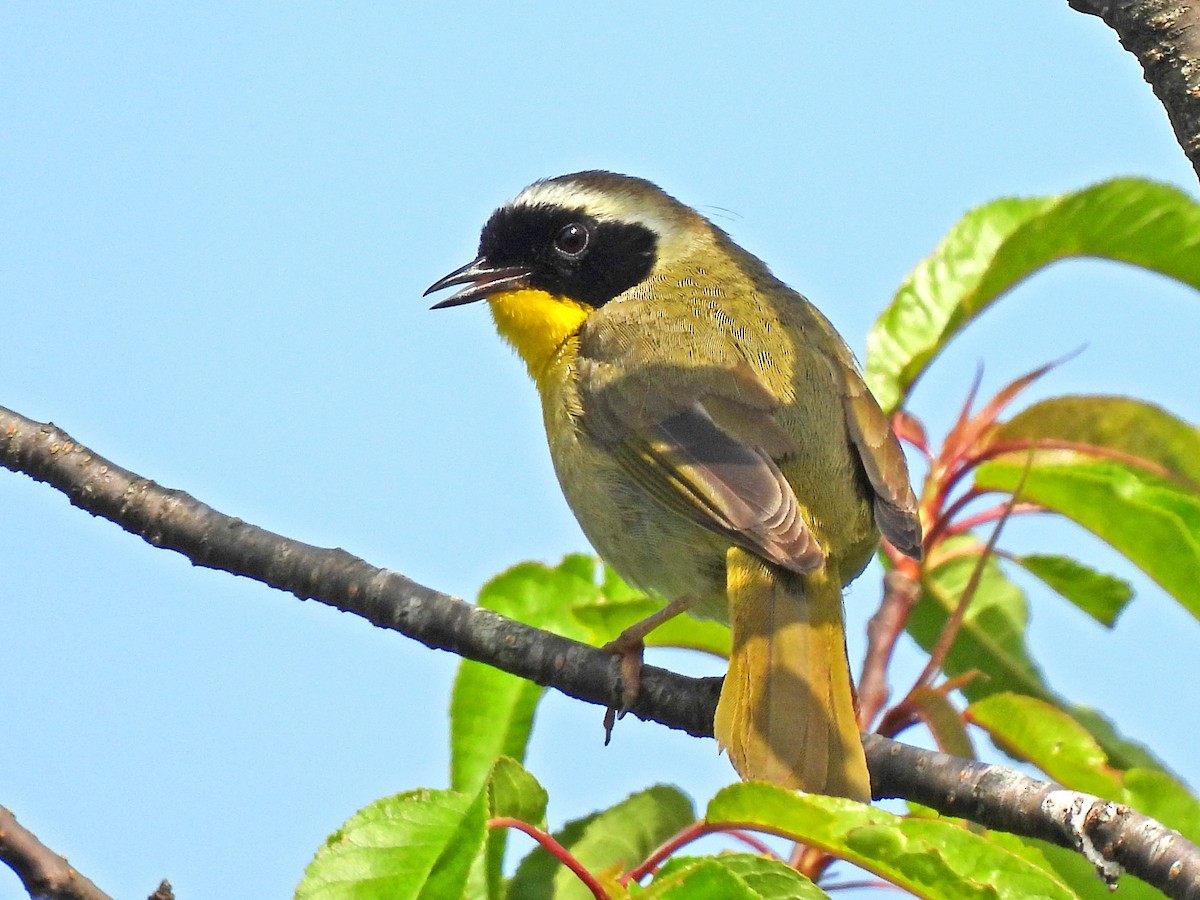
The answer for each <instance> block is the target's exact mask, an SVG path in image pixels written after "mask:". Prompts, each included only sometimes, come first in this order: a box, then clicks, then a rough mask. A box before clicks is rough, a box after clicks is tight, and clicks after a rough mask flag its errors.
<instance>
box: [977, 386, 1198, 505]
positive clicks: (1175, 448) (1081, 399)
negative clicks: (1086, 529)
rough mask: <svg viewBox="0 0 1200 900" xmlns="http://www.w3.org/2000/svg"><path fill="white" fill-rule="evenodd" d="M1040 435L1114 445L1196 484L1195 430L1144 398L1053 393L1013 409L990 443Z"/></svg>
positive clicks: (1196, 442) (1196, 453)
mask: <svg viewBox="0 0 1200 900" xmlns="http://www.w3.org/2000/svg"><path fill="white" fill-rule="evenodd" d="M1044 439H1051V440H1061V441H1072V442H1075V443H1080V444H1091V445H1093V446H1096V447H1106V448H1108V449H1110V450H1117V451H1119V452H1121V453H1126V454H1128V455H1129V456H1133V457H1137V458H1138V459H1144V460H1146V461H1147V462H1149V463H1152V464H1153V465H1156V466H1160V467H1162V468H1163V469H1165V470H1166V471H1168V472H1170V473H1172V474H1174V475H1177V476H1179V477H1180V478H1183V479H1186V480H1187V481H1189V482H1191V483H1192V485H1193V486H1195V485H1200V429H1198V428H1196V427H1195V426H1194V425H1192V424H1190V423H1189V422H1185V421H1184V420H1183V419H1180V418H1179V417H1178V416H1175V415H1173V414H1171V413H1170V412H1168V411H1167V410H1165V409H1163V408H1162V407H1161V406H1156V405H1155V404H1153V403H1147V402H1145V401H1144V400H1135V399H1133V398H1132V397H1112V396H1104V395H1082V396H1071V397H1053V398H1051V399H1049V400H1042V401H1041V402H1039V403H1035V404H1033V406H1030V407H1029V408H1028V409H1025V410H1022V411H1021V412H1019V413H1017V415H1015V416H1013V417H1012V418H1011V419H1009V420H1008V421H1007V422H1004V423H1002V424H1001V425H999V426H998V427H997V428H996V429H995V431H994V432H993V433H992V435H991V436H990V440H991V441H992V442H993V443H1000V442H1005V441H1016V440H1044Z"/></svg>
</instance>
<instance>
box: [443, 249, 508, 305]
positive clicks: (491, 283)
mask: <svg viewBox="0 0 1200 900" xmlns="http://www.w3.org/2000/svg"><path fill="white" fill-rule="evenodd" d="M456 284H465V285H466V287H465V288H463V289H462V290H461V291H457V292H456V293H454V294H451V295H450V296H449V297H447V298H446V299H445V300H442V301H441V302H439V303H435V304H433V306H431V307H430V309H445V308H446V307H448V306H461V305H462V304H464V303H474V302H475V301H476V300H483V299H484V298H485V297H490V296H491V295H492V294H498V293H500V292H501V291H512V290H517V289H519V288H523V287H528V286H529V269H528V268H527V267H525V266H493V265H491V264H490V263H488V261H487V259H486V258H484V257H482V256H481V257H479V259H477V260H475V261H473V262H469V263H467V264H466V265H465V266H463V267H462V268H461V269H455V270H454V271H453V272H451V273H450V274H449V275H447V276H446V277H445V278H439V279H438V280H437V281H435V282H434V283H433V284H431V285H430V286H429V289H428V290H426V291H425V293H424V294H423V295H422V296H425V297H428V296H429V295H430V294H432V293H433V292H434V291H440V290H442V289H443V288H448V287H452V286H453V285H456Z"/></svg>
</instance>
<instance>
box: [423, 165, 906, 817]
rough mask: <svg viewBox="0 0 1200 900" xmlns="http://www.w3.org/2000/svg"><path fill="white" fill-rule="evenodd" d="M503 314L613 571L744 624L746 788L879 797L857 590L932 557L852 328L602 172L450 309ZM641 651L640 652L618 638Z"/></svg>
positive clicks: (733, 731) (727, 736)
mask: <svg viewBox="0 0 1200 900" xmlns="http://www.w3.org/2000/svg"><path fill="white" fill-rule="evenodd" d="M452 285H465V287H463V288H462V289H461V290H459V291H458V292H457V293H455V294H453V295H452V296H451V297H449V298H448V299H446V300H443V301H441V302H440V303H438V304H436V305H435V307H434V308H435V309H436V308H441V307H448V306H458V305H459V304H463V303H470V302H473V301H476V300H483V299H486V300H487V301H488V303H489V305H490V307H491V310H492V316H493V318H494V319H495V323H496V328H497V330H498V331H499V332H500V334H501V336H503V337H504V339H505V340H507V341H508V342H509V343H510V344H512V346H513V347H514V348H515V349H516V351H517V353H518V354H519V355H520V356H521V358H522V359H523V360H524V362H525V365H526V366H527V367H528V369H529V374H530V375H531V376H532V377H533V381H534V383H535V384H536V385H537V389H538V393H539V394H540V396H541V401H542V415H543V418H544V420H545V425H546V436H547V439H548V440H549V443H550V455H551V457H552V458H553V460H554V468H555V471H556V472H557V474H558V480H559V483H560V484H561V486H562V490H563V493H564V494H565V495H566V498H567V502H568V503H569V504H570V506H571V509H572V510H573V511H574V512H575V516H576V518H578V520H579V524H580V525H581V526H582V528H583V531H584V533H585V534H586V535H587V536H588V539H589V540H590V541H591V542H592V544H593V545H594V546H595V548H596V550H597V551H599V553H600V555H601V556H602V557H603V558H604V559H605V560H606V561H607V562H608V563H609V564H610V565H612V566H613V568H615V569H616V570H617V571H618V572H619V573H620V574H621V575H622V576H623V577H624V578H625V579H626V580H627V581H629V582H631V583H633V584H635V585H637V586H639V587H641V588H642V589H644V590H647V591H650V592H652V593H654V594H656V595H658V596H660V597H661V598H663V599H664V600H665V601H669V603H668V604H667V606H666V608H665V610H664V612H663V613H661V614H659V615H657V616H654V617H651V619H648V620H646V623H645V624H644V625H643V626H642V627H641V628H639V627H638V626H634V628H632V629H630V630H629V632H627V635H626V636H627V637H628V638H629V641H627V642H626V644H629V643H639V642H640V638H641V636H643V635H644V634H645V633H646V631H648V630H649V628H650V627H652V626H653V625H655V624H658V623H660V622H661V621H662V620H663V619H665V618H667V617H669V616H670V615H673V614H674V613H676V612H679V611H681V610H683V609H685V608H686V609H687V610H688V611H689V612H691V613H693V614H696V615H700V616H705V617H712V618H716V619H720V620H722V621H726V622H728V623H729V625H730V626H731V628H732V653H731V656H730V660H729V671H728V673H727V675H726V676H725V682H724V686H723V688H722V690H721V697H720V702H719V703H718V706H717V713H716V719H715V721H714V732H715V734H716V737H717V740H718V742H719V744H720V746H721V747H722V748H723V749H725V750H726V751H727V752H728V754H729V757H730V760H731V761H732V763H733V765H734V768H735V769H736V770H737V771H738V773H739V774H740V775H741V776H742V777H743V778H756V779H762V780H766V781H771V782H775V783H777V784H780V785H783V786H785V787H789V788H800V789H802V790H806V791H809V792H814V793H823V794H836V795H841V796H845V797H851V798H854V799H859V800H869V799H870V796H871V785H870V777H869V775H868V773H867V766H866V759H865V757H864V755H863V748H862V742H861V739H860V737H859V731H858V723H857V718H856V710H855V696H854V688H853V684H852V679H851V675H850V667H849V662H848V660H847V657H846V645H845V626H844V623H843V619H842V594H841V589H842V586H843V585H845V584H846V583H848V582H849V581H850V580H851V579H853V578H854V577H855V576H857V575H858V574H859V573H860V572H861V571H862V569H863V567H864V566H866V564H867V562H868V561H869V559H870V557H871V555H872V554H873V553H874V551H875V548H876V546H877V545H878V541H879V534H880V532H881V531H882V533H883V535H884V536H885V537H886V538H887V539H888V540H889V541H890V542H891V543H892V545H893V546H895V547H896V548H897V549H898V550H900V551H901V552H903V553H906V554H908V555H910V556H918V555H919V554H920V552H921V528H920V524H919V522H918V519H917V514H916V509H917V504H916V499H915V497H914V496H913V492H912V488H911V486H910V484H909V479H908V471H907V467H906V465H905V460H904V455H903V453H902V451H901V449H900V446H899V443H898V442H897V440H896V437H895V435H894V434H893V433H892V430H891V428H890V427H889V424H888V420H887V418H886V417H885V416H884V414H883V413H882V412H881V411H880V409H879V406H878V405H877V404H876V402H875V400H874V398H872V396H871V395H870V393H869V392H868V391H867V388H866V386H865V385H864V383H863V380H862V378H861V376H860V375H859V373H858V370H857V367H856V364H855V361H854V357H853V355H852V354H851V352H850V350H849V348H848V347H847V346H846V344H845V342H844V341H843V340H842V339H841V337H840V336H839V335H838V333H837V332H836V331H835V330H834V328H833V326H832V325H831V324H830V323H829V321H828V320H827V319H825V317H824V316H822V315H821V313H820V312H818V311H817V309H816V308H815V307H813V306H812V304H810V303H809V302H808V301H807V300H806V299H805V298H804V297H802V296H801V295H800V294H798V293H796V292H795V291H793V290H792V289H791V288H789V287H787V286H786V285H785V284H783V283H782V282H780V281H779V280H777V279H776V278H775V277H774V276H773V275H772V274H771V273H770V271H768V269H767V267H766V265H765V264H764V263H762V262H761V261H760V260H758V259H757V258H755V257H754V256H751V255H750V254H749V253H747V252H746V251H745V250H743V249H742V248H741V247H739V246H737V245H736V244H735V243H734V242H733V241H732V240H731V239H730V237H729V236H728V235H727V234H725V232H723V231H722V230H721V229H720V228H717V227H716V226H715V225H713V224H712V223H711V222H709V221H708V220H707V219H705V218H704V217H703V216H701V215H700V214H699V213H697V212H696V211H695V210H693V209H691V208H689V207H687V206H685V205H683V204H682V203H680V202H679V201H677V200H675V199H674V198H673V197H670V196H668V195H667V194H666V193H664V192H663V191H662V190H660V189H659V188H658V187H656V186H655V185H653V184H651V183H650V182H648V181H644V180H642V179H640V178H631V177H628V176H624V175H616V174H613V173H611V172H599V171H594V172H579V173H576V174H574V175H564V176H561V177H559V178H551V179H548V180H545V181H539V182H537V183H535V184H533V185H530V186H529V187H527V188H525V190H523V191H522V192H521V193H520V194H518V195H517V197H516V199H514V200H512V201H511V202H509V203H506V204H504V205H503V206H501V207H500V208H499V209H497V210H496V211H495V212H494V213H493V214H492V216H491V218H490V219H489V220H488V222H487V224H486V225H485V226H484V227H483V233H482V236H481V238H480V243H479V256H478V258H477V259H475V260H474V261H473V262H471V263H468V264H467V265H465V266H463V267H462V268H460V269H457V270H455V271H454V272H451V273H450V274H449V275H447V276H446V277H445V278H442V279H441V280H439V281H437V282H436V283H435V284H434V285H432V286H431V287H430V288H429V290H428V291H426V293H427V294H428V293H432V292H434V291H438V290H441V289H443V288H446V287H450V286H452ZM618 643H620V640H619V641H618Z"/></svg>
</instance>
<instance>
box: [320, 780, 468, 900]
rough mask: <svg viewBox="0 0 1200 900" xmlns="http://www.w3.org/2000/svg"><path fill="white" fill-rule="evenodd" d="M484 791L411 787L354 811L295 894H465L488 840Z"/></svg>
mask: <svg viewBox="0 0 1200 900" xmlns="http://www.w3.org/2000/svg"><path fill="white" fill-rule="evenodd" d="M485 819H486V809H485V804H484V798H483V794H482V793H480V794H478V795H476V796H474V797H470V796H466V795H463V794H459V793H454V792H452V791H429V790H420V791H410V792H408V793H404V794H397V795H396V796H394V797H386V798H384V799H383V800H377V801H376V802H375V803H372V804H371V805H370V806H367V807H365V808H364V809H362V810H360V811H359V812H357V813H355V814H354V815H353V816H352V817H351V818H350V819H349V821H347V822H346V824H345V825H343V826H342V827H341V828H340V829H338V830H337V831H336V832H334V833H333V834H332V835H330V837H329V838H328V839H327V840H326V841H325V844H324V846H322V847H321V849H320V850H318V851H317V854H316V856H315V857H314V858H313V861H312V862H311V863H309V865H308V868H307V869H306V870H305V873H304V879H303V880H302V881H301V882H300V885H299V887H297V888H296V900H438V898H443V897H456V896H461V895H462V893H463V891H464V889H465V887H466V884H467V875H468V872H469V870H470V866H471V863H472V860H473V859H474V858H475V856H476V854H477V853H478V852H479V850H480V848H481V847H482V846H483V839H484V831H485Z"/></svg>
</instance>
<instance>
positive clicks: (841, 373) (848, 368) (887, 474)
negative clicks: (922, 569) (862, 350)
mask: <svg viewBox="0 0 1200 900" xmlns="http://www.w3.org/2000/svg"><path fill="white" fill-rule="evenodd" d="M809 310H810V312H811V315H812V317H813V319H814V321H815V322H816V323H817V327H821V328H823V329H825V331H826V332H827V333H828V334H830V335H832V337H833V338H834V340H832V341H830V342H829V344H828V346H830V347H834V348H837V353H838V356H839V359H838V360H837V361H834V360H830V361H829V362H830V366H829V368H830V372H831V374H832V375H833V378H834V383H835V384H838V385H839V386H840V389H841V393H842V411H843V415H844V416H845V419H846V431H847V433H848V434H849V435H850V442H851V443H852V444H853V445H854V448H855V450H857V451H858V458H859V462H860V463H861V464H862V468H863V473H864V474H865V475H866V477H867V481H868V482H869V483H870V485H871V490H872V491H873V492H874V494H875V500H874V512H875V524H876V526H877V527H878V528H879V531H880V532H881V533H882V534H883V536H884V537H885V538H887V539H888V541H889V542H890V543H891V545H892V546H893V547H895V548H896V549H897V550H899V551H900V552H901V553H903V554H905V555H906V556H910V557H912V558H913V559H920V558H921V554H922V550H921V520H920V518H919V517H918V515H917V498H916V495H915V494H914V493H913V489H912V482H911V481H910V479H909V477H908V462H907V461H906V460H905V458H904V450H903V449H901V447H900V441H899V440H898V439H897V438H896V434H895V432H894V431H892V426H891V423H890V422H889V421H888V417H887V416H886V415H884V413H883V410H881V409H880V408H879V404H878V403H877V402H876V400H875V398H874V396H872V394H871V392H870V390H869V389H868V388H867V385H866V383H865V382H864V381H863V379H862V376H861V375H860V374H859V371H858V362H857V360H855V358H854V354H853V353H851V352H850V348H849V347H847V346H846V343H845V341H843V340H842V339H841V338H840V337H838V335H837V332H836V331H835V330H834V328H833V325H831V324H830V323H829V320H828V319H826V318H825V317H824V316H823V315H821V313H820V311H818V310H817V309H816V308H815V307H811V306H810V307H809ZM838 362H840V363H841V365H838V364H837V363H838Z"/></svg>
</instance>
